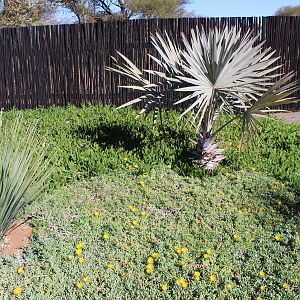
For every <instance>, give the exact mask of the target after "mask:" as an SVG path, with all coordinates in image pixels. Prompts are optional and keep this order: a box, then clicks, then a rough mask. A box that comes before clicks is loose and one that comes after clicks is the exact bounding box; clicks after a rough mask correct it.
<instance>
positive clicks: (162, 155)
mask: <svg viewBox="0 0 300 300" xmlns="http://www.w3.org/2000/svg"><path fill="white" fill-rule="evenodd" d="M136 114H137V112H136V111H134V110H132V109H129V108H128V109H124V110H115V108H114V107H110V106H102V105H99V106H95V107H93V106H85V107H83V108H76V107H74V106H69V107H67V108H62V107H51V108H48V109H35V110H28V111H26V112H24V114H23V118H24V121H25V120H27V121H28V122H29V123H30V122H31V121H33V120H37V121H38V122H37V131H38V133H39V134H40V135H41V136H42V137H44V138H45V139H46V140H47V142H48V143H49V148H50V150H51V155H52V157H51V158H52V160H53V162H55V165H54V169H53V172H52V175H51V178H50V188H51V189H54V188H55V187H58V186H61V185H64V184H65V183H67V182H72V181H74V180H77V179H83V178H90V177H94V176H99V175H101V174H105V173H109V172H111V171H112V170H124V169H125V170H128V169H130V170H131V171H133V170H134V172H135V173H138V174H142V173H147V172H150V171H151V169H153V168H155V167H156V166H157V165H159V164H165V165H168V166H169V167H170V168H172V169H173V170H175V171H176V172H177V173H178V174H181V175H185V176H195V177H203V176H207V175H208V174H210V175H215V174H219V173H223V172H226V169H231V170H239V169H246V168H248V169H250V168H252V167H256V168H257V170H260V171H263V172H266V173H269V174H270V175H273V176H275V177H276V178H277V179H278V180H283V181H287V182H290V183H291V184H292V185H293V186H294V187H297V188H298V189H299V191H300V174H299V170H300V147H299V140H300V139H299V125H291V124H286V123H284V122H281V121H277V120H272V119H266V120H261V125H262V126H261V130H260V133H259V135H258V138H259V139H261V140H262V142H261V143H260V144H259V146H256V147H251V148H245V149H243V151H242V152H241V153H239V151H238V148H239V130H238V128H237V127H236V126H234V125H233V124H229V125H228V127H226V129H225V130H224V137H223V138H222V139H219V141H220V143H221V145H222V147H224V148H225V150H226V156H227V159H226V160H225V161H224V162H223V163H222V165H221V167H220V168H218V169H217V170H215V171H214V172H212V173H211V172H209V173H208V172H205V171H203V170H201V169H200V168H198V167H197V166H195V165H193V164H191V162H190V161H189V153H188V151H187V149H188V148H191V147H192V146H193V145H192V143H191V142H189V138H190V137H193V134H194V133H193V131H192V130H191V129H189V128H187V127H186V126H184V124H182V123H179V124H178V126H177V124H176V120H177V118H178V115H179V114H178V113H176V112H174V111H171V112H170V114H169V122H166V124H165V125H164V127H163V128H161V129H162V130H160V128H155V129H154V130H152V115H151V114H150V115H149V116H148V117H147V118H139V119H137V120H136V119H135V116H136ZM5 115H6V118H9V119H14V118H15V117H16V115H17V112H15V111H11V112H7V113H5ZM67 120H69V121H70V123H69V122H66V121H67ZM221 121H222V122H226V120H221ZM66 123H67V124H66ZM124 158H128V161H125V160H124ZM270 161H271V162H272V163H269V162H270ZM136 164H137V165H138V168H134V165H136Z"/></svg>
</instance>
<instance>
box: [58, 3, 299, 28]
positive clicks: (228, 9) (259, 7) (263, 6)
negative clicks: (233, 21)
mask: <svg viewBox="0 0 300 300" xmlns="http://www.w3.org/2000/svg"><path fill="white" fill-rule="evenodd" d="M150 1H151V0H150ZM190 1H191V3H190V4H189V5H188V6H187V9H188V10H190V11H192V12H194V13H195V15H196V16H202V17H248V16H250V17H252V16H273V15H274V14H275V12H276V11H277V10H278V9H279V8H281V7H283V6H289V5H291V6H295V5H300V0H214V1H213V0H190ZM57 19H58V21H60V22H62V23H72V22H75V21H76V18H75V17H74V15H72V14H70V12H69V11H67V10H60V12H59V13H58V14H57Z"/></svg>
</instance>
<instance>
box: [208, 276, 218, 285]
mask: <svg viewBox="0 0 300 300" xmlns="http://www.w3.org/2000/svg"><path fill="white" fill-rule="evenodd" d="M209 281H210V282H211V283H215V282H216V281H217V277H216V276H215V275H210V276H209Z"/></svg>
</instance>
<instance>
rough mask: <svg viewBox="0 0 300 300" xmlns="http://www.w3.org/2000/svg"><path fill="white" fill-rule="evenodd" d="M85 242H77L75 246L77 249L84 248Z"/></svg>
mask: <svg viewBox="0 0 300 300" xmlns="http://www.w3.org/2000/svg"><path fill="white" fill-rule="evenodd" d="M84 246H85V245H84V243H79V244H77V245H76V246H75V248H76V249H82V248H84Z"/></svg>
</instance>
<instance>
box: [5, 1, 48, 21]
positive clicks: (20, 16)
mask: <svg viewBox="0 0 300 300" xmlns="http://www.w3.org/2000/svg"><path fill="white" fill-rule="evenodd" d="M0 3H1V12H0V27H7V26H14V27H15V26H29V25H41V24H44V23H45V20H46V19H47V15H48V14H49V13H50V11H51V4H50V3H49V2H48V1H47V0H36V1H32V0H2V1H0Z"/></svg>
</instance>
